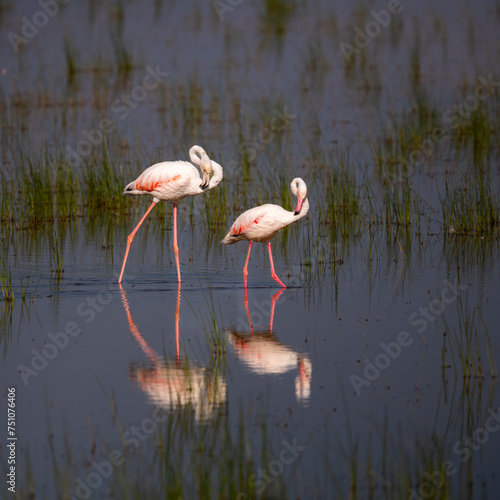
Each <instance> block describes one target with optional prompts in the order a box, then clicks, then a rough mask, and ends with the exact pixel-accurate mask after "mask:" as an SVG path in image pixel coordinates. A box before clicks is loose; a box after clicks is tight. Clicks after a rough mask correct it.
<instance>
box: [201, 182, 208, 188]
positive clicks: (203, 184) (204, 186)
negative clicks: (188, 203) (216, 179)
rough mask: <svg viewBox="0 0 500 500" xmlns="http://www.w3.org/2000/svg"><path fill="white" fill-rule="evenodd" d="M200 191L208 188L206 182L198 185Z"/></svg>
mask: <svg viewBox="0 0 500 500" xmlns="http://www.w3.org/2000/svg"><path fill="white" fill-rule="evenodd" d="M200 187H201V189H206V188H207V187H208V182H203V183H202V184H200Z"/></svg>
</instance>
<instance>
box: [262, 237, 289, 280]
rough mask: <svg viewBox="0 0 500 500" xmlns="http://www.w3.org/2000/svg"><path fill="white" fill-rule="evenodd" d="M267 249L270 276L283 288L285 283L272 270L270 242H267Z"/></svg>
mask: <svg viewBox="0 0 500 500" xmlns="http://www.w3.org/2000/svg"><path fill="white" fill-rule="evenodd" d="M267 249H268V250H269V262H270V264H271V276H272V277H273V279H274V280H276V281H277V282H278V283H279V284H280V285H281V286H282V287H283V288H286V285H285V284H284V283H283V282H282V281H281V280H280V279H279V278H278V275H277V274H276V273H275V272H274V263H273V254H272V252H271V243H268V244H267Z"/></svg>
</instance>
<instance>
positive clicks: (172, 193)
mask: <svg viewBox="0 0 500 500" xmlns="http://www.w3.org/2000/svg"><path fill="white" fill-rule="evenodd" d="M204 192H205V190H204V189H203V188H202V187H201V179H200V173H199V172H198V170H197V169H196V168H195V167H194V166H193V165H192V164H191V163H189V162H187V161H164V162H161V163H156V164H155V165H151V167H148V168H147V169H146V170H144V172H142V174H141V175H139V177H137V179H136V180H135V181H133V182H131V183H130V184H128V185H127V186H126V187H125V190H124V191H123V194H124V195H126V196H140V195H144V194H147V195H150V196H153V198H154V199H156V200H158V201H172V202H174V201H175V202H176V201H180V200H182V199H183V198H185V197H186V196H195V195H197V194H202V193H204Z"/></svg>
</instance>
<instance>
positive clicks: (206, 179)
mask: <svg viewBox="0 0 500 500" xmlns="http://www.w3.org/2000/svg"><path fill="white" fill-rule="evenodd" d="M209 183H210V174H209V173H208V172H203V182H202V183H201V184H200V187H201V189H206V188H207V187H208V184H209Z"/></svg>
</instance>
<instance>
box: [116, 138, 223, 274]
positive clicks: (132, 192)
mask: <svg viewBox="0 0 500 500" xmlns="http://www.w3.org/2000/svg"><path fill="white" fill-rule="evenodd" d="M189 157H190V158H191V161H192V162H193V163H194V164H195V165H198V166H199V167H200V168H201V173H202V177H201V178H200V172H199V171H198V170H197V169H196V167H195V166H194V165H192V164H191V163H189V162H187V161H164V162H162V163H156V164H155V165H152V166H151V167H149V168H147V169H146V170H144V172H142V174H141V175H140V176H139V177H137V179H136V180H135V181H133V182H131V183H130V184H128V185H127V186H126V187H125V190H124V191H123V194H124V195H126V196H141V195H144V194H147V195H149V196H152V197H153V203H151V205H150V206H149V208H148V209H147V211H146V213H145V214H144V216H143V217H142V219H141V220H140V221H139V224H137V226H136V227H135V229H134V230H133V231H132V232H131V233H130V235H129V236H128V238H127V249H126V250H125V257H124V259H123V265H122V271H121V273H120V277H119V278H118V283H121V281H122V277H123V272H124V270H125V264H126V262H127V257H128V252H129V250H130V245H132V241H133V240H134V236H135V233H137V230H138V229H139V227H140V226H141V224H142V223H143V222H144V220H145V219H146V217H147V216H148V214H149V212H151V210H152V209H153V207H154V206H155V205H156V204H157V203H158V202H159V201H172V202H173V204H174V253H175V261H176V264H177V279H178V282H179V283H180V282H181V271H180V266H179V247H178V246H177V202H178V201H180V200H182V199H183V198H185V197H186V196H195V195H197V194H202V193H205V192H207V191H210V189H213V188H214V187H215V186H217V185H218V184H219V182H220V181H221V180H222V176H223V174H222V167H221V166H220V165H219V164H218V163H216V162H215V161H213V160H211V159H210V158H209V157H208V155H207V153H206V152H205V150H204V149H203V148H202V147H201V146H193V147H192V148H191V149H190V150H189ZM212 171H213V174H214V175H213V176H212V178H210V176H211V174H212Z"/></svg>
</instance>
